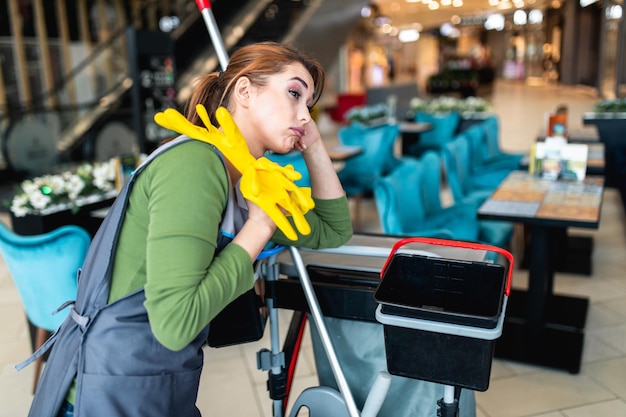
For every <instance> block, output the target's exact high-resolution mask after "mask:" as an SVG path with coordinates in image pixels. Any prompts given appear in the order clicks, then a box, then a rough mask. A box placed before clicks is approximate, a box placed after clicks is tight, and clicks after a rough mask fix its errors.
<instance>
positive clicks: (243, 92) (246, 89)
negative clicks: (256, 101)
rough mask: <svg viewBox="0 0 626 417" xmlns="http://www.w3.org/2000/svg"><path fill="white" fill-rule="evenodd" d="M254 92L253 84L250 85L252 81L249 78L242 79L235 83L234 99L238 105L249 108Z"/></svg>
mask: <svg viewBox="0 0 626 417" xmlns="http://www.w3.org/2000/svg"><path fill="white" fill-rule="evenodd" d="M251 90H252V84H251V83H250V79H249V78H248V77H240V78H239V79H238V80H237V81H236V82H235V89H234V90H233V92H234V93H235V94H234V96H235V97H234V98H235V100H237V103H239V104H240V105H242V106H243V107H248V104H249V102H250V92H251Z"/></svg>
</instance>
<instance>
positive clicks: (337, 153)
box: [328, 145, 364, 162]
mask: <svg viewBox="0 0 626 417" xmlns="http://www.w3.org/2000/svg"><path fill="white" fill-rule="evenodd" d="M363 151H364V149H363V147H362V146H347V145H337V146H333V147H332V148H330V149H329V150H328V156H329V157H330V160H331V161H333V162H343V161H345V160H347V159H350V158H353V157H355V156H357V155H360V154H362V153H363Z"/></svg>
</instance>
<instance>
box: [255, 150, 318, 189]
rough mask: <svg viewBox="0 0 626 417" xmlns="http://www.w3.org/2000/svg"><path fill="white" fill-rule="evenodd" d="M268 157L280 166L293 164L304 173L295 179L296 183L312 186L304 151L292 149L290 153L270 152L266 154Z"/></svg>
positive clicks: (301, 185)
mask: <svg viewBox="0 0 626 417" xmlns="http://www.w3.org/2000/svg"><path fill="white" fill-rule="evenodd" d="M266 157H267V159H269V160H270V161H274V162H276V163H277V164H279V165H280V166H287V165H291V166H293V169H295V170H296V171H298V172H299V173H300V174H302V178H300V179H299V180H297V181H295V183H296V184H297V185H298V186H300V187H310V186H311V177H310V175H309V169H308V168H307V166H306V162H304V157H303V156H302V152H299V151H292V152H289V153H284V154H278V153H270V154H268V155H266Z"/></svg>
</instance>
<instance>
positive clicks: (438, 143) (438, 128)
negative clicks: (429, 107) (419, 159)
mask: <svg viewBox="0 0 626 417" xmlns="http://www.w3.org/2000/svg"><path fill="white" fill-rule="evenodd" d="M415 121H416V122H418V123H430V124H431V126H432V129H431V130H429V131H427V132H424V133H421V134H420V138H419V141H418V142H417V143H415V144H414V145H412V146H411V147H410V148H409V153H410V154H411V155H413V156H421V155H422V154H423V153H424V152H426V151H428V150H432V151H436V152H439V151H441V150H442V149H443V147H444V146H445V144H446V143H448V142H450V141H451V140H452V139H453V138H454V135H455V133H456V131H457V129H458V127H459V123H460V122H461V115H460V114H459V113H458V112H456V111H453V112H448V113H436V114H431V113H425V112H417V113H416V114H415Z"/></svg>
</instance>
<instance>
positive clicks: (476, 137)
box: [459, 124, 519, 189]
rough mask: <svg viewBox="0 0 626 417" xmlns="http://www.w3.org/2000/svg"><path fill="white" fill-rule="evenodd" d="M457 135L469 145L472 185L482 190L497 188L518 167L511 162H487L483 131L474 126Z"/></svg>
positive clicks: (477, 125) (485, 141)
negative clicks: (463, 138) (462, 137)
mask: <svg viewBox="0 0 626 417" xmlns="http://www.w3.org/2000/svg"><path fill="white" fill-rule="evenodd" d="M459 135H463V136H465V137H466V138H467V140H468V143H469V145H470V148H469V151H470V165H469V170H470V175H471V177H472V180H473V181H474V183H475V184H476V185H477V186H479V187H483V188H493V189H495V188H497V187H498V185H500V183H501V182H502V181H503V180H504V179H505V178H506V176H507V175H509V173H510V172H511V171H513V170H515V169H517V168H518V166H519V165H516V163H515V162H514V161H512V160H487V159H486V158H485V148H487V146H488V145H487V140H486V134H485V130H484V129H483V127H482V126H481V125H480V124H476V125H473V126H471V127H470V128H468V129H467V130H465V131H463V132H462V133H460V134H459Z"/></svg>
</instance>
